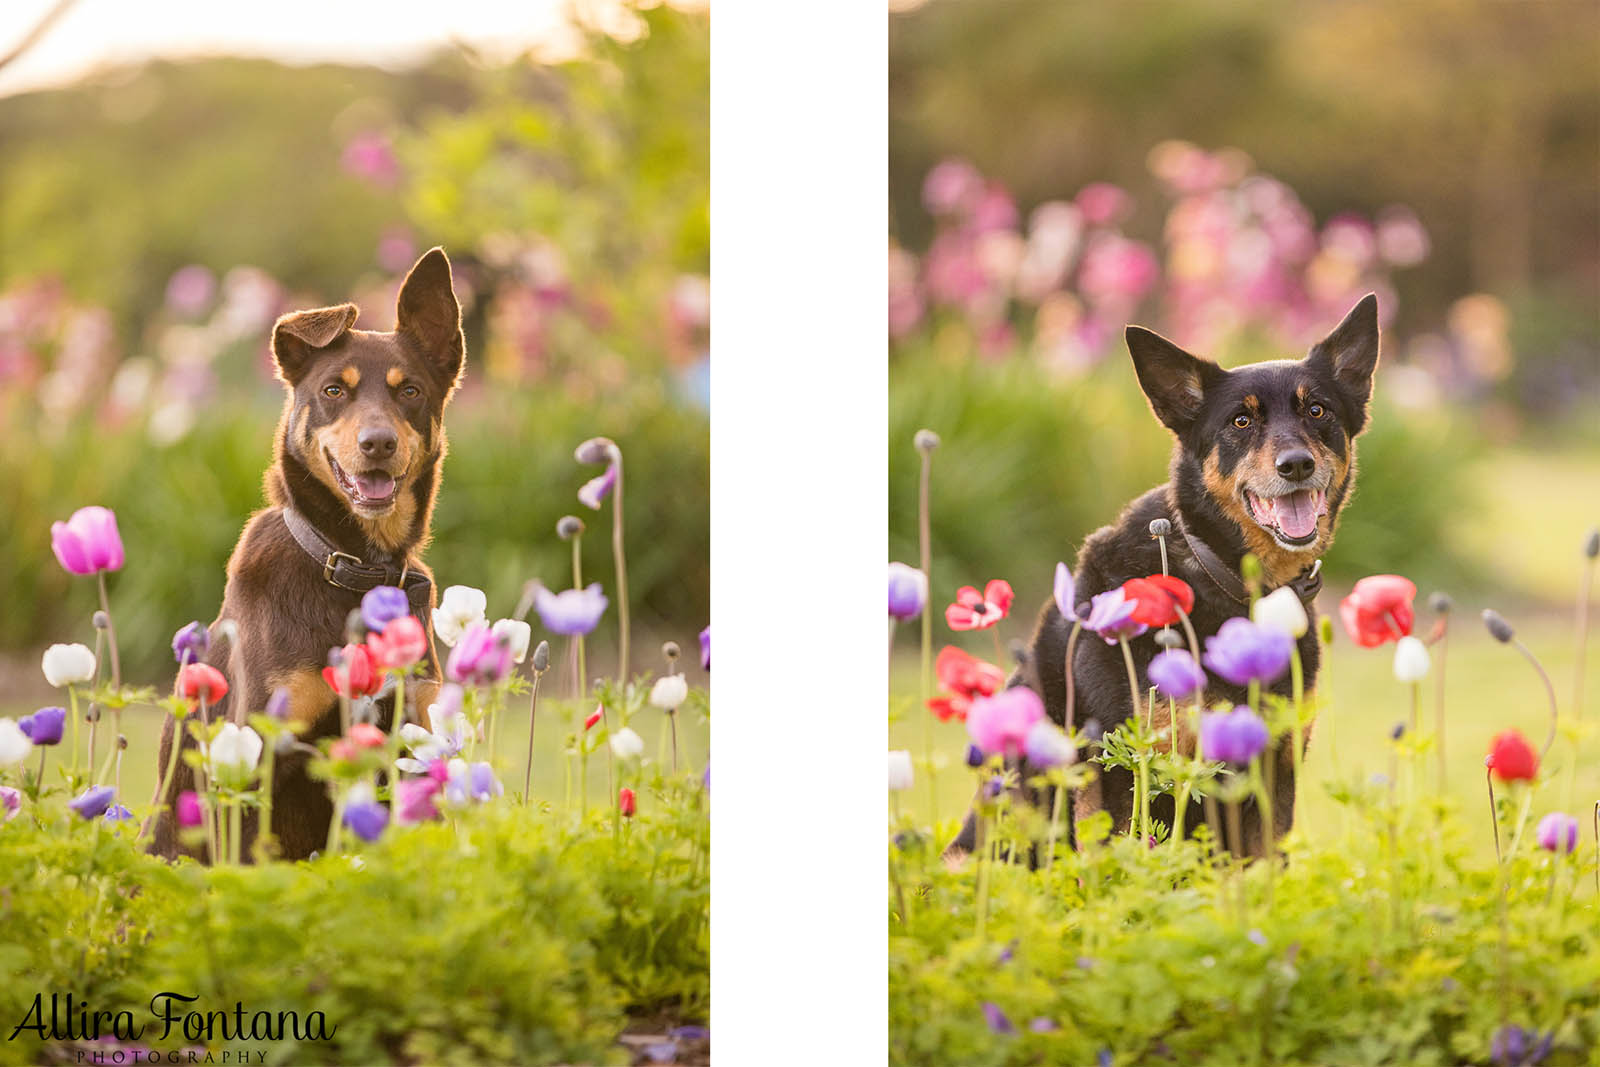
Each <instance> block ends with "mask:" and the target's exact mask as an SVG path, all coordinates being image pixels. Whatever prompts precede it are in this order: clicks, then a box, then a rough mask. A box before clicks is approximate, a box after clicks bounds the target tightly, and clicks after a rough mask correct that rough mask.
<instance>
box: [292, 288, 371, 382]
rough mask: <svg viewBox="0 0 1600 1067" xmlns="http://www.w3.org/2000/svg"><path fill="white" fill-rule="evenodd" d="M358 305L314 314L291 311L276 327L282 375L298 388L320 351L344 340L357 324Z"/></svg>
mask: <svg viewBox="0 0 1600 1067" xmlns="http://www.w3.org/2000/svg"><path fill="white" fill-rule="evenodd" d="M357 314H359V312H358V311H357V310H356V306H355V305H354V304H340V305H338V306H337V307H331V308H312V309H311V310H310V311H291V312H289V313H288V314H287V315H284V316H281V317H280V318H279V319H278V321H277V323H276V324H275V325H274V326H273V327H272V357H273V358H274V359H276V360H277V361H278V373H279V375H280V376H281V377H282V378H283V380H284V381H286V382H288V383H289V384H290V385H294V384H295V383H296V382H298V381H299V380H300V377H301V375H303V374H305V372H306V368H307V367H309V366H310V365H311V360H312V359H313V358H314V357H315V355H316V352H317V350H318V349H322V348H327V347H328V346H329V345H331V344H333V342H335V341H337V340H338V339H339V338H341V337H343V336H344V335H345V333H346V332H348V331H349V329H350V327H351V326H352V325H354V323H355V321H356V315H357Z"/></svg>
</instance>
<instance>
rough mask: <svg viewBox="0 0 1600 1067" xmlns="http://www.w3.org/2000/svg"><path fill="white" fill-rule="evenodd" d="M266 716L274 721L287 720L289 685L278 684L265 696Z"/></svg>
mask: <svg viewBox="0 0 1600 1067" xmlns="http://www.w3.org/2000/svg"><path fill="white" fill-rule="evenodd" d="M266 710H267V718H269V719H272V720H273V721H275V722H288V721H289V687H288V686H286V685H280V686H278V688H276V689H274V690H273V691H272V695H271V696H269V697H268V698H267V709H266Z"/></svg>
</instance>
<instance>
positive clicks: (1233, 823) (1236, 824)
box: [1226, 800, 1244, 918]
mask: <svg viewBox="0 0 1600 1067" xmlns="http://www.w3.org/2000/svg"><path fill="white" fill-rule="evenodd" d="M1226 807H1227V811H1228V842H1227V843H1228V845H1229V846H1230V847H1229V849H1228V851H1229V852H1232V851H1233V850H1234V849H1238V850H1239V851H1238V854H1239V855H1240V856H1242V855H1244V822H1243V820H1242V819H1240V818H1239V801H1238V800H1230V801H1228V803H1227V805H1226ZM1241 899H1242V898H1241ZM1241 910H1242V909H1241ZM1241 918H1243V916H1242V915H1241Z"/></svg>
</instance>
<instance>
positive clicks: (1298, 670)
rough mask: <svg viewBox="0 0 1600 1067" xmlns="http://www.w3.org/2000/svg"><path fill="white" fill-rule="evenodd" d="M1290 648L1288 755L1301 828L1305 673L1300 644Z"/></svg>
mask: <svg viewBox="0 0 1600 1067" xmlns="http://www.w3.org/2000/svg"><path fill="white" fill-rule="evenodd" d="M1290 647H1291V649H1292V651H1291V652H1290V653H1289V685H1290V691H1291V692H1292V693H1293V695H1294V703H1293V705H1292V707H1291V713H1292V714H1293V715H1294V720H1293V733H1292V734H1291V735H1290V737H1289V744H1290V745H1291V746H1292V748H1291V750H1290V753H1289V755H1290V756H1291V757H1292V759H1291V760H1290V765H1291V766H1292V767H1293V768H1294V798H1295V806H1294V812H1295V817H1296V818H1297V819H1298V820H1299V822H1300V825H1301V826H1305V824H1306V815H1305V811H1304V809H1303V807H1302V805H1301V804H1300V802H1299V801H1300V781H1301V772H1302V771H1303V770H1304V769H1305V762H1306V752H1305V736H1304V734H1303V732H1302V730H1301V726H1300V721H1301V719H1302V718H1304V707H1303V705H1304V703H1305V698H1306V673H1305V667H1304V666H1302V665H1301V663H1300V642H1299V641H1298V640H1296V641H1295V643H1294V644H1293V645H1292V646H1290Z"/></svg>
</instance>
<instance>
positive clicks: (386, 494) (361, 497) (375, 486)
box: [324, 449, 395, 512]
mask: <svg viewBox="0 0 1600 1067" xmlns="http://www.w3.org/2000/svg"><path fill="white" fill-rule="evenodd" d="M324 452H327V450H326V449H324ZM327 456H328V466H330V467H332V468H333V476H334V478H335V479H337V480H338V482H339V488H340V489H343V490H344V492H345V495H346V496H348V497H349V498H350V503H351V504H352V505H354V506H355V507H356V508H357V509H358V510H360V511H370V512H381V511H388V510H389V509H390V508H391V507H393V506H394V490H395V480H394V475H392V474H390V473H389V472H388V471H385V470H378V469H376V468H374V469H372V470H366V471H361V472H360V473H358V474H356V475H355V476H354V477H351V476H350V475H348V474H346V473H345V472H344V468H343V467H341V466H339V461H338V460H336V459H334V458H333V453H332V452H327Z"/></svg>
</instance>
